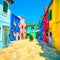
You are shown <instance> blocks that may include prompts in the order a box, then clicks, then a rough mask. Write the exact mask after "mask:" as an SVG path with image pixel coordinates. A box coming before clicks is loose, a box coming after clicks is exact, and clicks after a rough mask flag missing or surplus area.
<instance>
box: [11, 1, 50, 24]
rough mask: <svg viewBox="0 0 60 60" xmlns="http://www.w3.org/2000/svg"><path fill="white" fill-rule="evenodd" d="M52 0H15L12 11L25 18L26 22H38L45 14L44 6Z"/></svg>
mask: <svg viewBox="0 0 60 60" xmlns="http://www.w3.org/2000/svg"><path fill="white" fill-rule="evenodd" d="M50 2H51V0H14V3H13V4H12V5H11V6H10V9H11V13H13V14H15V15H16V16H22V17H24V18H25V22H26V24H31V23H36V24H38V22H39V18H40V17H41V16H43V15H44V7H47V6H49V4H50Z"/></svg>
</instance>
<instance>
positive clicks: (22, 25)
mask: <svg viewBox="0 0 60 60" xmlns="http://www.w3.org/2000/svg"><path fill="white" fill-rule="evenodd" d="M19 18H20V39H21V40H25V39H26V24H25V19H24V18H22V17H20V16H19Z"/></svg>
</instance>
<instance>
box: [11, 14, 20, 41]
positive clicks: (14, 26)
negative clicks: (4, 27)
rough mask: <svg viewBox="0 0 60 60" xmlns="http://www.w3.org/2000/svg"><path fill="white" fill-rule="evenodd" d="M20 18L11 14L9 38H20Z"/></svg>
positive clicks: (14, 39)
mask: <svg viewBox="0 0 60 60" xmlns="http://www.w3.org/2000/svg"><path fill="white" fill-rule="evenodd" d="M19 26H20V18H19V17H17V16H15V15H14V14H11V22H10V40H11V41H16V40H20V27H19Z"/></svg>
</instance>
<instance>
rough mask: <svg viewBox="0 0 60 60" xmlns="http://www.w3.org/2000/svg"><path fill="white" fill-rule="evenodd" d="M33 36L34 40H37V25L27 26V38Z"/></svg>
mask: <svg viewBox="0 0 60 60" xmlns="http://www.w3.org/2000/svg"><path fill="white" fill-rule="evenodd" d="M30 36H32V37H33V39H36V24H27V25H26V38H28V39H29V37H30Z"/></svg>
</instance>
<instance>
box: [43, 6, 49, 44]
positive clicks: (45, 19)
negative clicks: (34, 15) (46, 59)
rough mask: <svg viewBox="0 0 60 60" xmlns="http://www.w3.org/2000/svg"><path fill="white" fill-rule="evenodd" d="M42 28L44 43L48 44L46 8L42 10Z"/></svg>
mask: <svg viewBox="0 0 60 60" xmlns="http://www.w3.org/2000/svg"><path fill="white" fill-rule="evenodd" d="M43 22H44V25H43V28H44V32H43V33H44V41H45V42H46V43H47V44H49V37H48V32H49V21H48V8H47V7H45V8H44V17H43Z"/></svg>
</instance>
